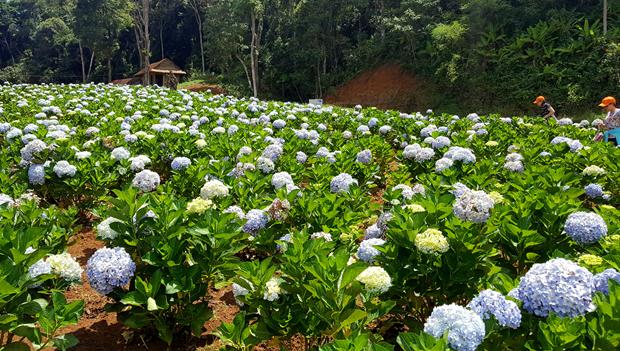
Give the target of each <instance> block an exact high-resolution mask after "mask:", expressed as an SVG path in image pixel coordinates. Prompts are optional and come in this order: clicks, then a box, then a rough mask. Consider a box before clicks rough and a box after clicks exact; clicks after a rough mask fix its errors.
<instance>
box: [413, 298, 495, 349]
mask: <svg viewBox="0 0 620 351" xmlns="http://www.w3.org/2000/svg"><path fill="white" fill-rule="evenodd" d="M446 331H447V332H448V343H449V344H450V347H451V348H453V349H455V350H456V351H475V350H476V348H477V347H478V345H480V343H482V340H483V339H484V335H485V333H486V330H485V327H484V322H483V321H482V319H481V318H480V316H478V315H477V314H476V313H474V312H472V311H470V310H468V309H466V308H465V307H462V306H458V305H455V304H450V305H443V306H437V307H435V308H434V309H433V312H432V313H431V315H430V317H428V319H427V320H426V323H425V324H424V332H426V333H428V334H430V335H432V336H434V337H436V338H441V337H442V336H443V334H444V333H445V332H446Z"/></svg>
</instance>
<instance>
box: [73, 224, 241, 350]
mask: <svg viewBox="0 0 620 351" xmlns="http://www.w3.org/2000/svg"><path fill="white" fill-rule="evenodd" d="M103 246H104V243H103V242H101V241H99V240H97V238H96V234H95V232H94V231H93V230H84V231H81V232H79V233H78V234H76V235H75V236H74V238H73V244H72V245H71V246H70V247H69V249H68V251H69V253H70V254H71V255H72V256H74V257H75V258H76V259H77V260H78V262H80V265H82V267H85V266H86V263H87V261H88V259H89V258H90V256H91V255H92V254H93V253H94V252H95V251H96V250H97V249H99V248H101V247H103ZM82 281H83V282H84V283H83V284H82V285H75V286H73V287H71V289H70V290H69V291H68V292H67V294H66V296H67V299H68V300H69V301H73V300H84V303H85V306H84V314H83V315H82V318H81V319H80V320H79V322H78V324H76V325H73V326H70V327H68V328H65V329H64V330H62V333H72V334H73V335H75V336H76V337H77V338H78V339H79V344H78V345H77V346H76V347H75V348H73V349H72V350H77V351H98V350H101V351H112V350H114V351H133V350H149V351H163V350H166V349H167V347H166V345H165V344H164V343H163V342H161V341H160V340H158V339H157V337H156V336H154V335H141V334H140V333H139V332H138V331H134V330H131V329H128V328H125V327H123V325H122V324H121V323H120V322H119V321H118V320H117V318H116V313H114V312H106V311H105V310H104V307H105V305H106V303H108V302H111V301H110V300H109V299H108V298H106V297H104V296H101V295H99V294H98V293H97V292H96V291H94V290H93V289H92V288H91V287H90V285H89V284H88V280H87V279H86V273H84V274H83V276H82ZM209 306H210V307H211V308H212V309H213V315H214V317H213V318H212V319H211V320H209V321H207V323H205V331H204V333H203V335H202V337H201V338H191V339H189V340H185V341H181V340H175V343H174V345H173V346H172V347H171V348H170V350H183V351H194V350H197V349H200V350H210V349H213V350H217V349H219V346H220V345H219V340H217V339H216V338H214V337H209V333H211V332H214V331H215V330H216V329H217V328H218V327H219V325H220V324H221V323H222V322H228V323H229V322H232V320H233V319H234V317H235V315H236V314H237V312H238V311H239V307H238V306H237V305H236V304H235V300H234V297H233V295H232V290H231V289H230V288H226V289H222V290H214V291H212V292H211V294H210V301H209ZM201 347H204V349H202V348H201Z"/></svg>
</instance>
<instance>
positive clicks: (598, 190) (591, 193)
mask: <svg viewBox="0 0 620 351" xmlns="http://www.w3.org/2000/svg"><path fill="white" fill-rule="evenodd" d="M583 190H584V191H585V192H586V196H587V197H589V198H591V199H596V198H597V197H602V196H603V187H602V186H600V185H598V184H588V185H586V186H585V188H584V189H583Z"/></svg>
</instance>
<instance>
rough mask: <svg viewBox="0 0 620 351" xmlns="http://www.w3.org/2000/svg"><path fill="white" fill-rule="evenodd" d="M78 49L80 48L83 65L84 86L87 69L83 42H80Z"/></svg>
mask: <svg viewBox="0 0 620 351" xmlns="http://www.w3.org/2000/svg"><path fill="white" fill-rule="evenodd" d="M78 47H79V48H80V63H81V64H82V84H84V83H86V67H85V63H84V48H83V47H82V42H81V41H78Z"/></svg>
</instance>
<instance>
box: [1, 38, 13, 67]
mask: <svg viewBox="0 0 620 351" xmlns="http://www.w3.org/2000/svg"><path fill="white" fill-rule="evenodd" d="M2 39H3V40H4V45H6V50H7V51H8V52H9V55H11V62H12V63H13V64H15V56H13V51H12V50H11V45H9V41H8V40H6V38H2Z"/></svg>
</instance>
